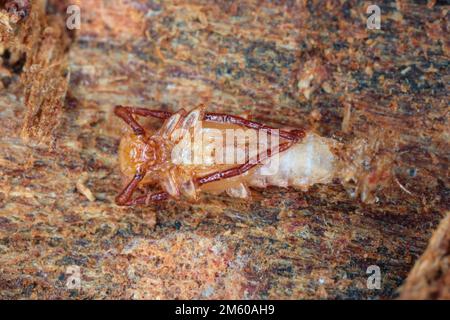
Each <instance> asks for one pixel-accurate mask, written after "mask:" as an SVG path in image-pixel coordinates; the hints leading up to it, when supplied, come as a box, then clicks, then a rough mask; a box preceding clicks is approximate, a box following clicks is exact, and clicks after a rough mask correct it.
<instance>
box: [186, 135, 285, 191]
mask: <svg viewBox="0 0 450 320" xmlns="http://www.w3.org/2000/svg"><path fill="white" fill-rule="evenodd" d="M292 145H293V143H283V144H280V145H279V147H278V150H277V152H272V150H271V149H267V152H266V154H264V155H261V154H259V155H257V159H252V160H249V161H247V162H246V163H244V164H242V165H240V166H237V167H234V168H231V169H228V170H224V171H218V172H213V173H210V174H208V175H207V176H204V177H201V178H197V179H196V180H195V182H196V183H197V185H199V186H201V185H204V184H207V183H211V182H215V181H219V180H222V179H228V178H232V177H236V176H239V175H241V174H244V173H246V172H247V171H249V170H250V169H252V168H254V167H256V166H257V165H259V164H261V162H262V161H264V160H266V159H268V158H270V157H272V156H274V155H275V154H276V153H280V152H283V151H285V150H287V149H289V148H290V147H291V146H292Z"/></svg>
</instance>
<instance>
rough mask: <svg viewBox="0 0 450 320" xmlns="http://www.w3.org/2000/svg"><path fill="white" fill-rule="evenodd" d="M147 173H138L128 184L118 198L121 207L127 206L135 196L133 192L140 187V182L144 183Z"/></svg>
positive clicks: (117, 202) (117, 201)
mask: <svg viewBox="0 0 450 320" xmlns="http://www.w3.org/2000/svg"><path fill="white" fill-rule="evenodd" d="M144 176H145V173H141V172H140V173H136V174H135V175H134V177H133V179H131V181H130V182H129V183H128V185H127V186H126V187H125V188H124V189H123V190H122V192H121V193H120V194H119V195H118V196H117V197H116V204H118V205H119V206H123V205H127V203H128V202H129V201H130V199H131V196H132V195H133V192H134V191H135V190H136V188H137V186H138V185H139V182H141V181H142V179H143V178H144Z"/></svg>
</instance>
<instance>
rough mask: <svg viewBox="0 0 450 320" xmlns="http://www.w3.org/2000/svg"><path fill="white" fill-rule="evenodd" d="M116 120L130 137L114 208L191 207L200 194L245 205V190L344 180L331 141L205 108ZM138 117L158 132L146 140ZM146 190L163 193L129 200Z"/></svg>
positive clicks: (121, 112)
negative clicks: (181, 202)
mask: <svg viewBox="0 0 450 320" xmlns="http://www.w3.org/2000/svg"><path fill="white" fill-rule="evenodd" d="M114 112H115V114H116V115H117V116H119V117H120V118H121V119H123V120H124V121H125V123H127V124H128V125H129V126H130V128H131V129H132V130H131V132H129V133H128V134H126V135H125V136H124V137H123V138H122V139H121V142H120V147H119V161H120V167H121V171H122V173H123V174H124V176H125V177H126V178H127V179H129V183H128V184H127V185H126V186H125V188H124V189H123V190H122V192H121V193H120V194H119V195H118V196H117V197H116V203H117V204H118V205H122V206H133V205H143V204H145V205H148V204H150V203H152V202H158V201H163V200H167V199H169V198H175V199H178V198H180V197H184V198H185V199H188V200H192V201H195V200H197V198H198V194H199V193H200V192H209V193H215V194H219V193H222V192H226V193H227V194H228V195H229V196H231V197H236V198H248V197H249V196H250V191H249V187H260V188H265V187H267V186H269V185H270V186H278V187H289V186H292V187H296V188H300V189H302V190H306V189H308V188H309V187H310V186H311V185H313V184H316V183H329V182H331V181H332V180H333V179H334V178H342V179H343V180H345V179H346V177H348V176H349V172H348V170H347V171H345V170H341V169H342V168H343V166H342V161H341V159H340V157H338V156H337V154H336V151H335V149H336V145H337V143H336V141H334V140H333V139H328V138H323V137H320V136H318V135H317V134H314V133H311V132H308V133H306V132H305V131H304V130H302V129H294V130H287V129H276V128H272V127H269V126H267V125H264V124H261V123H258V122H255V121H250V120H247V119H245V118H242V117H239V116H233V115H228V114H221V113H207V112H205V107H203V106H200V107H198V108H195V109H193V110H192V111H190V112H186V111H185V110H184V109H181V110H179V111H178V112H176V113H171V112H167V111H159V110H150V109H146V108H138V107H129V106H116V107H115V110H114ZM136 116H140V117H154V118H157V119H161V120H164V124H163V125H162V127H161V128H160V129H159V130H157V131H156V132H150V131H149V130H147V129H145V128H144V127H143V126H142V125H141V124H140V123H139V122H138V121H137V119H136V118H135V117H136ZM352 165H353V167H355V168H356V167H359V165H357V164H356V165H355V164H354V163H352ZM347 167H348V166H347ZM353 167H352V168H353ZM341 171H342V172H345V173H346V177H341V176H340V172H341ZM145 185H159V186H160V187H162V189H163V191H162V192H158V193H154V194H152V193H148V194H145V195H143V196H139V197H136V198H133V197H132V196H133V193H134V192H135V191H136V190H137V189H138V188H140V187H142V186H145Z"/></svg>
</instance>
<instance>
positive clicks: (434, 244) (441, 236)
mask: <svg viewBox="0 0 450 320" xmlns="http://www.w3.org/2000/svg"><path fill="white" fill-rule="evenodd" d="M400 298H402V299H446V300H449V299H450V212H449V213H448V214H447V217H446V218H444V219H443V220H442V222H441V223H440V225H439V227H438V228H437V230H436V231H435V232H434V234H433V237H432V238H431V240H430V243H429V245H428V248H427V250H426V251H425V253H424V254H423V255H422V257H421V258H420V259H419V260H418V261H417V262H416V264H415V265H414V268H413V269H412V270H411V273H410V275H409V276H408V279H407V280H406V283H405V284H404V285H403V287H402V294H401V296H400Z"/></svg>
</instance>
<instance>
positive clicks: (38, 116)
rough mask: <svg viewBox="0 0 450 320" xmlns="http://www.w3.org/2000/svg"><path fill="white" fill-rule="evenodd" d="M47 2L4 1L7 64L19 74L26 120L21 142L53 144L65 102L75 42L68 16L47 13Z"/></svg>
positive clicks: (0, 32)
mask: <svg viewBox="0 0 450 320" xmlns="http://www.w3.org/2000/svg"><path fill="white" fill-rule="evenodd" d="M47 5H48V6H50V5H51V2H50V1H46V0H36V1H28V0H16V1H6V3H5V4H4V7H3V9H2V10H1V11H0V20H1V22H0V38H1V39H2V47H1V48H0V49H1V51H2V52H3V59H4V61H3V64H4V65H5V64H6V65H9V66H11V67H12V71H13V72H15V73H21V82H22V86H23V89H22V90H23V103H24V105H25V107H26V109H27V112H26V113H25V115H24V119H23V124H22V130H21V137H22V138H23V139H24V140H25V141H27V142H33V143H47V144H48V143H50V142H52V140H53V139H54V137H53V132H54V129H55V128H56V127H57V126H58V125H59V120H60V114H61V110H62V106H63V103H64V100H65V97H66V93H67V88H68V82H69V71H68V60H67V58H68V49H69V45H70V42H71V38H70V34H69V31H68V30H67V29H66V24H65V20H64V17H62V16H61V15H60V14H57V13H58V11H56V12H53V13H52V14H49V13H48V10H47V9H48V8H47Z"/></svg>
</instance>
